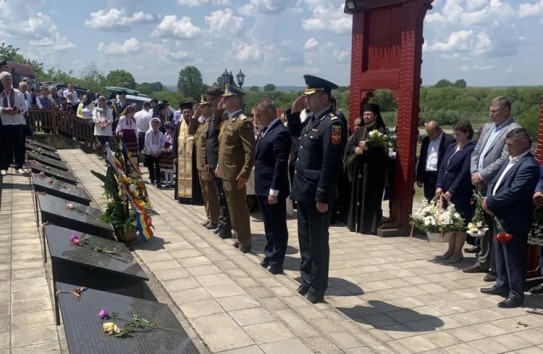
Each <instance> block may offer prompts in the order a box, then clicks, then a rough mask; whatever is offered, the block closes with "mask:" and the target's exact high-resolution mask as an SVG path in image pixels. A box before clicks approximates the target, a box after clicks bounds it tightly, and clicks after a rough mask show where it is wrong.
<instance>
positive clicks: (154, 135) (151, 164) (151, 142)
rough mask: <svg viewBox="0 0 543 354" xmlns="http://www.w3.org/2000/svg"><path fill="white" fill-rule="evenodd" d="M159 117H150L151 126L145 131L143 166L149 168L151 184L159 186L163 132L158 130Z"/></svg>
mask: <svg viewBox="0 0 543 354" xmlns="http://www.w3.org/2000/svg"><path fill="white" fill-rule="evenodd" d="M160 124H161V121H160V118H157V117H154V118H153V119H151V126H150V127H149V130H148V131H147V133H145V160H146V161H145V166H147V168H148V169H149V179H150V180H151V184H154V185H155V186H156V187H157V188H160V160H159V157H160V154H161V153H162V148H163V147H164V134H163V133H162V132H161V131H160Z"/></svg>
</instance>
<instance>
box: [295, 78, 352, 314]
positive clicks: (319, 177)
mask: <svg viewBox="0 0 543 354" xmlns="http://www.w3.org/2000/svg"><path fill="white" fill-rule="evenodd" d="M304 79H305V83H306V84H307V89H306V91H305V96H301V97H298V98H297V99H296V101H294V103H293V104H292V109H291V110H290V112H289V111H288V110H287V119H288V126H289V130H290V131H291V134H292V135H293V136H300V149H299V150H298V157H297V159H296V166H295V171H294V180H293V183H292V191H291V197H292V199H294V200H295V201H297V203H298V211H297V217H298V239H299V242H300V254H301V258H302V262H301V265H300V272H301V278H302V282H301V285H300V287H299V288H298V292H299V293H300V294H301V295H303V296H305V297H306V299H308V300H309V301H310V302H312V303H317V302H322V301H324V293H325V291H326V288H327V287H328V268H329V263H330V247H329V245H328V239H329V234H328V227H329V226H330V216H331V213H332V209H333V203H334V200H335V199H336V197H337V184H338V178H339V174H340V171H341V168H342V160H343V152H344V149H345V139H344V138H343V136H344V131H345V129H347V128H346V127H345V125H344V123H343V121H342V120H341V119H339V118H338V116H337V115H336V114H335V113H334V110H333V108H332V106H331V104H330V98H331V91H332V89H335V88H337V85H336V84H333V83H331V82H329V81H326V80H324V79H321V78H318V77H315V76H312V75H305V76H304ZM304 100H305V104H306V105H307V108H308V109H309V110H310V111H311V113H310V115H309V116H308V117H307V119H308V120H309V123H308V124H307V125H306V126H305V128H303V129H300V127H301V125H300V111H301V110H302V108H303V107H304ZM300 130H301V131H300Z"/></svg>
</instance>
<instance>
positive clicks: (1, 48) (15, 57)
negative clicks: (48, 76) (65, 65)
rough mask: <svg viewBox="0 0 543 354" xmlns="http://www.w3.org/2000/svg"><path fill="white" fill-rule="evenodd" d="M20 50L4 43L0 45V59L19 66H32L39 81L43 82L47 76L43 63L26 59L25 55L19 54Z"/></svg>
mask: <svg viewBox="0 0 543 354" xmlns="http://www.w3.org/2000/svg"><path fill="white" fill-rule="evenodd" d="M19 50H20V48H15V47H14V46H12V45H11V44H6V43H4V42H2V45H0V58H2V59H7V60H9V61H13V62H16V63H19V64H26V65H30V66H31V67H32V69H33V70H34V73H35V74H36V77H37V79H38V80H43V77H44V74H45V72H44V69H43V63H40V62H37V61H36V60H31V59H27V58H25V57H24V56H23V55H21V54H19Z"/></svg>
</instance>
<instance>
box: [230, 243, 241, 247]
mask: <svg viewBox="0 0 543 354" xmlns="http://www.w3.org/2000/svg"><path fill="white" fill-rule="evenodd" d="M232 246H234V248H239V246H241V245H240V243H239V241H236V242H234V243H233V244H232Z"/></svg>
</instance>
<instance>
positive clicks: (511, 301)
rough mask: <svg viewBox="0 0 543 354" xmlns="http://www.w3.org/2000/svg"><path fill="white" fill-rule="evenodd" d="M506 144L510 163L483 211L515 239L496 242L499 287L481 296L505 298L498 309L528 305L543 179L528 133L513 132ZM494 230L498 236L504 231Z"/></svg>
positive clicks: (488, 193) (497, 178)
mask: <svg viewBox="0 0 543 354" xmlns="http://www.w3.org/2000/svg"><path fill="white" fill-rule="evenodd" d="M505 141H506V145H507V147H508V149H509V154H510V156H509V161H507V160H506V161H505V162H504V163H503V164H502V166H501V167H500V169H499V170H498V171H497V172H496V174H495V175H494V178H493V179H492V181H491V182H490V183H489V184H488V188H487V191H486V197H484V198H483V208H484V209H485V211H486V212H487V213H488V214H490V215H493V216H494V220H496V223H499V225H500V226H501V227H502V228H503V231H504V232H505V233H507V234H509V235H511V236H512V238H511V239H510V240H508V241H506V242H499V240H495V241H494V251H495V257H496V283H495V284H494V286H492V287H490V288H482V289H481V292H482V293H484V294H490V295H501V296H503V297H505V298H506V299H505V300H503V301H500V302H499V303H498V307H502V308H514V307H520V306H522V305H523V304H524V286H525V284H526V280H525V275H526V253H527V247H528V232H529V231H530V229H531V227H532V221H533V212H534V204H533V200H532V197H533V194H534V190H535V187H536V185H537V182H538V180H539V177H540V175H539V165H538V163H537V161H536V160H535V158H534V157H533V155H532V154H531V153H530V147H531V145H532V141H531V139H530V136H529V135H528V132H527V131H526V129H523V128H515V129H512V130H510V131H509V132H508V133H507V135H506V138H505ZM494 230H495V231H494V234H498V233H499V232H500V231H501V230H496V229H494ZM496 237H497V236H496Z"/></svg>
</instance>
